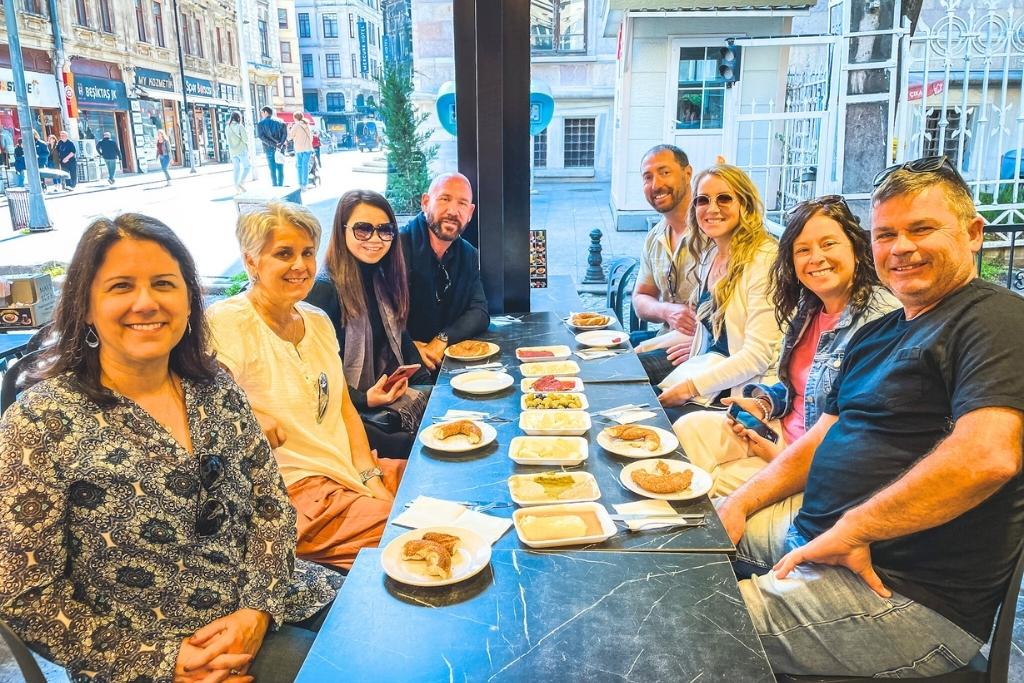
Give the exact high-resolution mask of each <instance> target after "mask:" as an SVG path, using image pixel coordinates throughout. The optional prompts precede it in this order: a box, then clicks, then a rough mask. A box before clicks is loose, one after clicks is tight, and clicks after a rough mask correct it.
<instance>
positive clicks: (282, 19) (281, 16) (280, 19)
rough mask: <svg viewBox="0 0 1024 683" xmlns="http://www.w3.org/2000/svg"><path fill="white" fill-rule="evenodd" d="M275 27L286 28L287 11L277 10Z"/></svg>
mask: <svg viewBox="0 0 1024 683" xmlns="http://www.w3.org/2000/svg"><path fill="white" fill-rule="evenodd" d="M277 27H278V28H288V10H286V9H282V8H280V7H278V8H277Z"/></svg>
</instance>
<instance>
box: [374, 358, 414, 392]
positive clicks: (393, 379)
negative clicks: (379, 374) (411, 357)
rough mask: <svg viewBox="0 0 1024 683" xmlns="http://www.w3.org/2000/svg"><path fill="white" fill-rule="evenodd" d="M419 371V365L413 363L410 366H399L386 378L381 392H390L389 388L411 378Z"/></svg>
mask: <svg viewBox="0 0 1024 683" xmlns="http://www.w3.org/2000/svg"><path fill="white" fill-rule="evenodd" d="M419 369H420V364H419V363H413V364H412V365H399V366H398V367H397V368H395V371H394V372H392V373H391V374H390V375H389V376H388V379H387V381H386V382H384V386H382V387H381V390H382V391H391V387H393V386H395V385H396V384H398V382H400V381H401V380H402V379H405V378H409V377H412V376H413V375H415V374H416V371H417V370H419Z"/></svg>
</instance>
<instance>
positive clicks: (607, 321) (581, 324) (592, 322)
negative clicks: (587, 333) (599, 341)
mask: <svg viewBox="0 0 1024 683" xmlns="http://www.w3.org/2000/svg"><path fill="white" fill-rule="evenodd" d="M613 320H614V318H613V317H612V316H610V315H605V314H604V313H591V312H582V313H573V314H571V315H570V316H569V318H568V322H569V325H571V326H572V327H575V328H576V329H577V330H601V329H604V328H606V327H608V326H609V325H611V324H612V321H613Z"/></svg>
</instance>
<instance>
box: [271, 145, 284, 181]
mask: <svg viewBox="0 0 1024 683" xmlns="http://www.w3.org/2000/svg"><path fill="white" fill-rule="evenodd" d="M267 168H268V169H269V170H270V184H271V185H273V186H274V187H281V186H282V185H284V164H279V163H277V162H276V161H274V150H270V151H269V152H267Z"/></svg>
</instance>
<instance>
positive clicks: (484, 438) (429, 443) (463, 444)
mask: <svg viewBox="0 0 1024 683" xmlns="http://www.w3.org/2000/svg"><path fill="white" fill-rule="evenodd" d="M448 422H455V420H448ZM470 422H472V423H473V424H475V425H476V426H477V427H479V428H480V436H481V438H480V443H470V442H469V437H468V436H465V435H463V434H456V435H455V436H449V437H448V438H447V439H438V438H436V437H435V436H434V430H435V429H437V428H438V427H439V426H440V425H442V424H444V423H443V422H438V423H437V424H433V425H430V426H429V427H427V428H426V429H424V430H423V431H421V432H420V443H422V444H423V445H424V446H426V447H427V448H433V449H434V450H436V451H444V452H446V453H464V452H466V451H475V450H476V449H478V448H483V447H484V446H486V445H487V444H489V443H491V442H492V441H494V440H495V439H496V438H498V431H497V430H496V429H495V428H494V427H492V426H491V425H489V424H487V423H486V422H479V421H477V420H470Z"/></svg>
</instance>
